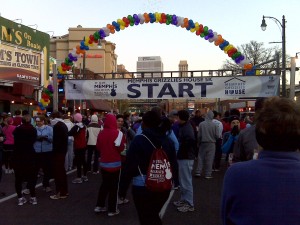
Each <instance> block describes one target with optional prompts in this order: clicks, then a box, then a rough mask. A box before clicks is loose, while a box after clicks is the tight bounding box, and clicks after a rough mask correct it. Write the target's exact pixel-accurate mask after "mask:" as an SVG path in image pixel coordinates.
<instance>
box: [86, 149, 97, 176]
mask: <svg viewBox="0 0 300 225" xmlns="http://www.w3.org/2000/svg"><path fill="white" fill-rule="evenodd" d="M93 155H94V162H93V172H97V171H98V170H99V152H98V150H97V148H96V145H88V154H87V170H88V171H91V170H92V156H93Z"/></svg>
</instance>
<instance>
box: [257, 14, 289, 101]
mask: <svg viewBox="0 0 300 225" xmlns="http://www.w3.org/2000/svg"><path fill="white" fill-rule="evenodd" d="M265 18H268V19H273V20H274V21H277V22H278V23H279V24H280V26H281V28H282V29H281V37H282V41H281V43H282V96H283V97H286V61H285V42H286V41H285V23H286V20H285V16H284V15H283V16H282V22H280V21H279V20H278V19H276V18H275V17H271V16H263V19H262V23H261V26H260V27H261V29H262V30H263V31H265V30H266V28H267V24H266V21H265Z"/></svg>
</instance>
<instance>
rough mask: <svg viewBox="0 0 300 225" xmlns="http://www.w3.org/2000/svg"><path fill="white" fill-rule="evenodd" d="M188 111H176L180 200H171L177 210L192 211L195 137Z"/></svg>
mask: <svg viewBox="0 0 300 225" xmlns="http://www.w3.org/2000/svg"><path fill="white" fill-rule="evenodd" d="M189 116H190V115H189V112H188V111H186V110H180V111H178V117H179V135H178V142H179V150H178V153H177V159H178V161H177V162H178V175H179V184H180V200H179V201H175V202H173V204H174V205H175V206H176V207H177V209H178V211H179V212H192V211H194V210H195V209H194V200H193V183H192V170H193V165H194V159H195V152H196V149H195V146H196V144H195V143H196V139H195V133H194V129H193V127H192V125H191V123H190V121H189Z"/></svg>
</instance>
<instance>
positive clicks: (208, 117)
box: [205, 110, 214, 121]
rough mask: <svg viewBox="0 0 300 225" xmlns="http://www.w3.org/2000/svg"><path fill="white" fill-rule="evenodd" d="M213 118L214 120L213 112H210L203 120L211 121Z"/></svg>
mask: <svg viewBox="0 0 300 225" xmlns="http://www.w3.org/2000/svg"><path fill="white" fill-rule="evenodd" d="M213 118H214V113H213V111H211V110H210V111H208V112H207V114H206V116H205V119H206V120H209V121H211V120H212V119H213Z"/></svg>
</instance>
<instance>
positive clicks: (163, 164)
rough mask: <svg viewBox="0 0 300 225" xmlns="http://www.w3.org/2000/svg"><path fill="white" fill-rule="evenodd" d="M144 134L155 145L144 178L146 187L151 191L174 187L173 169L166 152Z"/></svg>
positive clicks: (161, 190)
mask: <svg viewBox="0 0 300 225" xmlns="http://www.w3.org/2000/svg"><path fill="white" fill-rule="evenodd" d="M141 135H143V136H144V137H145V138H147V140H148V141H149V142H150V143H151V144H152V146H153V147H154V151H153V152H152V155H151V159H150V163H149V166H148V170H147V175H146V178H145V180H144V182H145V185H146V187H147V188H148V190H150V191H154V192H163V191H167V190H171V188H172V170H171V164H170V161H169V159H168V156H167V154H166V152H165V151H164V150H163V149H162V147H160V148H156V147H155V145H154V144H153V143H152V142H151V141H150V139H149V138H148V137H147V136H145V135H144V134H141ZM138 169H139V172H140V174H141V176H142V177H143V175H142V173H141V170H140V168H139V167H138Z"/></svg>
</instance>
